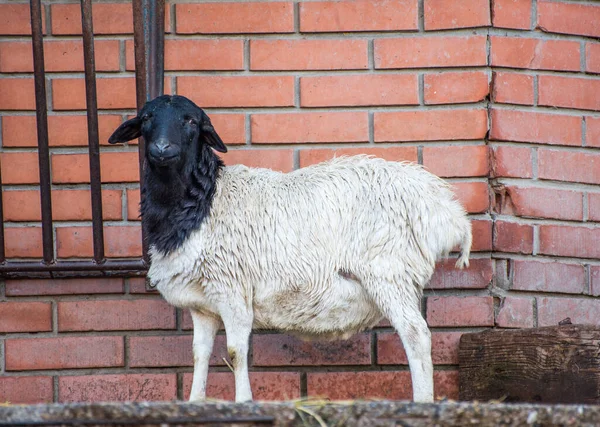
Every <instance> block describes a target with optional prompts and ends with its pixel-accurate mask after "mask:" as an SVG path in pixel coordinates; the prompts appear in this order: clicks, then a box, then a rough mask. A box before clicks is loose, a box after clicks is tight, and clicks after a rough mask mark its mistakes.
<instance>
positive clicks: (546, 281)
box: [511, 260, 586, 294]
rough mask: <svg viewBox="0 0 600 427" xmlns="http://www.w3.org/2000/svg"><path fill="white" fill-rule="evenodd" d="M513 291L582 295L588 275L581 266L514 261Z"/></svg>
mask: <svg viewBox="0 0 600 427" xmlns="http://www.w3.org/2000/svg"><path fill="white" fill-rule="evenodd" d="M513 265H514V273H513V274H514V276H513V285H512V287H511V289H512V290H516V291H532V292H561V293H567V294H582V293H583V292H584V288H585V281H586V273H585V268H584V266H583V265H581V264H565V263H559V262H540V261H523V260H514V261H513Z"/></svg>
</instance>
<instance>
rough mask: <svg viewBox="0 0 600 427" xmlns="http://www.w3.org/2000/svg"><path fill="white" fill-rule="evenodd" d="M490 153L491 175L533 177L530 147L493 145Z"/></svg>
mask: <svg viewBox="0 0 600 427" xmlns="http://www.w3.org/2000/svg"><path fill="white" fill-rule="evenodd" d="M490 155H491V159H490V160H491V167H492V176H494V177H515V178H533V167H532V164H533V157H532V153H531V148H526V147H508V146H494V147H492V150H490Z"/></svg>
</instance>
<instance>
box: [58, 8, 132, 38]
mask: <svg viewBox="0 0 600 427" xmlns="http://www.w3.org/2000/svg"><path fill="white" fill-rule="evenodd" d="M50 12H51V13H52V34H53V35H63V34H64V35H66V34H81V6H80V5H78V4H53V5H52V6H51V7H50ZM92 18H93V21H92V26H93V27H94V34H132V33H133V12H132V9H131V4H125V3H95V4H93V5H92Z"/></svg>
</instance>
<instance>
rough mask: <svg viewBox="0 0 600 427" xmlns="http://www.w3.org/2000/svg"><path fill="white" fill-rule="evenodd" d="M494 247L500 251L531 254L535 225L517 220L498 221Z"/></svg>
mask: <svg viewBox="0 0 600 427" xmlns="http://www.w3.org/2000/svg"><path fill="white" fill-rule="evenodd" d="M493 247H494V250H495V251H498V252H516V253H522V254H530V253H531V252H532V251H533V227H532V226H531V225H527V224H517V223H515V222H507V221H496V222H495V223H494V241H493Z"/></svg>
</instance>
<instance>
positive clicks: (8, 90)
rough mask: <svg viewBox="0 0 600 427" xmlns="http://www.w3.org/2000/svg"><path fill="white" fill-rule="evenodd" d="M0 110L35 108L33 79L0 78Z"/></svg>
mask: <svg viewBox="0 0 600 427" xmlns="http://www.w3.org/2000/svg"><path fill="white" fill-rule="evenodd" d="M0 110H35V91H34V87H33V79H32V78H3V79H0Z"/></svg>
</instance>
